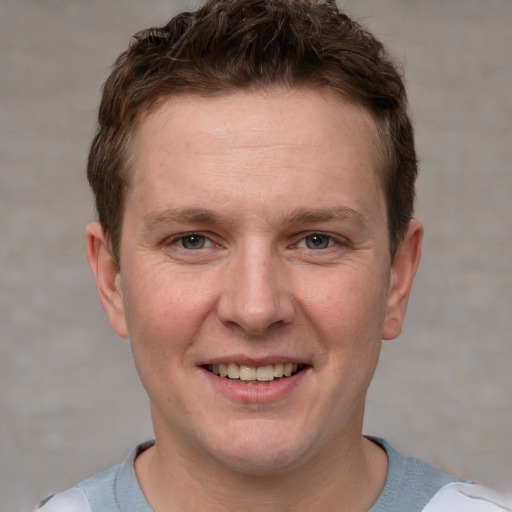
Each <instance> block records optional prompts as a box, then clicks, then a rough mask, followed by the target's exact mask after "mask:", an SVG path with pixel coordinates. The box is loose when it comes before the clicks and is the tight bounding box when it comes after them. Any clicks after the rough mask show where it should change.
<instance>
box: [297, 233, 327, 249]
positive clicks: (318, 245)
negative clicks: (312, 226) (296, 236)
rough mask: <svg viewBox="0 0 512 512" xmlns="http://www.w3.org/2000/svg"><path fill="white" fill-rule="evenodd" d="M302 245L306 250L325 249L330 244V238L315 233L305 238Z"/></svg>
mask: <svg viewBox="0 0 512 512" xmlns="http://www.w3.org/2000/svg"><path fill="white" fill-rule="evenodd" d="M304 243H305V244H306V247H307V248H308V249H327V247H330V246H331V244H332V238H331V237H330V236H327V235H322V234H320V233H315V234H313V235H309V236H306V237H305V238H304Z"/></svg>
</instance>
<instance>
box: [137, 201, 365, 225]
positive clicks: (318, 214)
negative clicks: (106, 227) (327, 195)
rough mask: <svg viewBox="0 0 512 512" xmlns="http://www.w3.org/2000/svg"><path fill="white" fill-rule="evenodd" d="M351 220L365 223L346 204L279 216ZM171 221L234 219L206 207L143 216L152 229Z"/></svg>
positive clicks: (291, 220)
mask: <svg viewBox="0 0 512 512" xmlns="http://www.w3.org/2000/svg"><path fill="white" fill-rule="evenodd" d="M347 219H349V220H353V221H355V222H356V223H358V224H361V225H363V224H365V221H366V215H364V213H363V212H358V211H356V210H354V209H352V208H349V207H346V206H336V207H333V208H319V209H315V208H298V209H296V210H293V211H292V212H291V213H290V214H287V215H284V216H283V217H282V218H281V222H282V223H283V224H314V223H317V222H329V221H344V220H347ZM173 222H185V223H192V224H224V225H232V224H235V223H236V220H235V221H234V220H231V219H229V218H227V217H225V216H223V215H219V214H218V213H216V212H215V211H213V210H210V209H208V208H166V209H165V210H162V211H154V212H151V213H148V214H147V215H145V216H144V227H145V228H146V229H147V230H152V229H155V228H157V227H158V226H160V225H165V224H171V223H173Z"/></svg>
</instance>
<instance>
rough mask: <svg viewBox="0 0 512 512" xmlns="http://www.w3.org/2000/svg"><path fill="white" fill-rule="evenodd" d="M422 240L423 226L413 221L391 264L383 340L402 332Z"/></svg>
mask: <svg viewBox="0 0 512 512" xmlns="http://www.w3.org/2000/svg"><path fill="white" fill-rule="evenodd" d="M422 240H423V226H422V225H421V223H420V222H419V221H417V220H415V219H413V220H411V221H410V222H409V225H408V226H407V231H406V233H405V236H404V239H403V240H402V242H401V244H400V245H399V247H398V249H397V251H396V254H395V256H394V258H393V261H392V262H391V274H390V282H389V295H388V301H387V303H388V305H387V312H386V319H385V321H384V327H383V330H382V338H383V339H385V340H391V339H393V338H396V337H397V336H398V335H399V334H400V333H401V332H402V326H403V322H404V318H405V312H406V310H407V302H408V300H409V295H410V293H411V288H412V283H413V281H414V276H415V275H416V270H417V269H418V265H419V263H420V257H421V242H422Z"/></svg>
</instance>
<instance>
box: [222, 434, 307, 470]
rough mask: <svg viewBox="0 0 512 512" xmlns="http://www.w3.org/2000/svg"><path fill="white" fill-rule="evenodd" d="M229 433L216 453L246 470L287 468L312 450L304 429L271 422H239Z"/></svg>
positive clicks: (296, 463)
mask: <svg viewBox="0 0 512 512" xmlns="http://www.w3.org/2000/svg"><path fill="white" fill-rule="evenodd" d="M240 427H241V428H240ZM294 434H295V435H294ZM226 437H227V439H226V440H225V441H221V440H219V442H218V444H217V446H218V447H220V449H219V450H214V452H216V453H215V455H214V457H215V458H216V459H217V460H218V461H220V462H222V463H223V464H224V465H225V466H227V467H230V468H231V469H233V470H235V471H238V472H241V473H247V474H254V475H257V474H260V475H265V474H270V473H272V474H276V473H282V472H286V471H287V470H289V469H291V468H293V467H294V466H296V465H298V464H300V462H301V461H303V460H304V459H305V458H307V454H308V453H309V452H310V450H311V446H309V443H308V441H307V439H306V436H305V435H304V431H302V432H293V431H291V429H282V428H269V425H265V426H263V427H260V428H256V426H255V425H251V426H250V427H249V428H248V425H245V426H239V428H237V429H236V432H233V431H231V432H230V433H229V435H228V436H226Z"/></svg>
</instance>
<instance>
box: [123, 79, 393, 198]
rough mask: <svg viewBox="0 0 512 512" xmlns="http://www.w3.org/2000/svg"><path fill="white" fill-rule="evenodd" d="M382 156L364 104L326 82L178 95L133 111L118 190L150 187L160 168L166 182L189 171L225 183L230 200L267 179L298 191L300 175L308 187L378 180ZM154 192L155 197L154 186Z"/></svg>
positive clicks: (213, 184)
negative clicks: (123, 184) (125, 185)
mask: <svg viewBox="0 0 512 512" xmlns="http://www.w3.org/2000/svg"><path fill="white" fill-rule="evenodd" d="M383 160H384V159H383V157H382V151H381V150H380V148H379V137H378V130H377V127H376V123H375V121H374V119H373V116H372V114H371V113H370V112H369V111H368V110H367V109H366V108H364V107H363V106H361V105H360V104H358V103H355V102H353V101H349V100H347V99H342V98H339V97H337V96H335V95H334V94H332V93H329V92H328V91H324V90H315V89H293V90H290V89H271V90H265V91H251V92H247V91H244V92H234V93H229V94H222V95H216V96H199V95H180V96H174V97H171V98H168V99H166V100H165V101H163V102H161V103H160V104H159V105H158V106H157V107H156V108H154V109H153V110H152V111H150V112H148V113H147V114H146V115H145V116H144V117H143V118H141V121H140V123H139V128H138V130H137V132H136V134H135V137H134V140H133V145H132V159H131V166H130V167H131V172H132V174H131V179H130V181H131V183H130V187H129V191H128V199H129V197H130V196H133V195H134V194H136V195H138V196H140V197H143V196H146V197H156V196H157V195H158V194H157V193H156V192H157V189H158V187H160V185H161V184H162V183H167V184H168V185H170V181H169V179H170V177H169V176H170V175H171V176H172V177H173V179H174V183H173V184H172V186H173V187H174V192H176V190H177V188H176V187H180V186H184V183H188V184H189V185H191V184H192V181H191V180H194V179H195V181H196V183H194V186H196V187H198V189H200V188H202V185H204V186H206V183H207V184H208V187H209V188H210V189H212V190H213V189H217V188H221V187H223V186H224V188H226V187H228V188H229V189H230V191H231V192H232V194H231V196H229V197H228V200H229V201H230V202H231V203H232V204H233V205H234V204H235V198H236V197H240V198H242V200H243V198H244V194H245V196H249V195H251V196H254V191H255V190H263V189H264V188H268V187H269V186H272V187H273V188H274V189H275V190H276V191H278V192H279V193H282V194H291V193H292V192H295V193H296V194H300V193H303V194H305V193H307V192H308V190H307V186H304V184H306V185H307V184H308V183H311V186H312V188H311V191H312V190H313V189H314V186H317V185H318V187H320V185H321V186H322V187H323V188H322V194H323V195H324V196H325V195H329V194H330V193H331V192H332V191H333V190H334V189H335V188H336V186H337V182H338V181H339V182H340V183H341V181H340V180H341V178H342V177H343V178H344V179H345V185H347V183H348V182H347V180H350V181H351V183H350V186H352V185H353V182H354V181H358V182H363V181H365V182H366V183H365V186H367V187H374V186H377V187H378V188H379V190H381V189H382V187H381V182H382V173H383V168H384V165H383ZM178 178H179V179H178ZM329 180H330V181H329ZM368 182H370V183H368ZM299 183H301V184H302V187H301V188H300V190H299V187H298V184H299ZM318 187H317V188H318ZM349 188H350V187H349ZM183 193H184V191H183ZM276 193H277V192H276ZM277 195H279V194H277ZM277 195H276V197H277ZM267 196H268V194H267ZM198 197H199V196H198ZM174 199H176V196H175V197H174ZM158 200H159V201H160V200H161V201H163V200H164V198H163V197H162V195H161V194H160V195H159V199H158Z"/></svg>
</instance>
